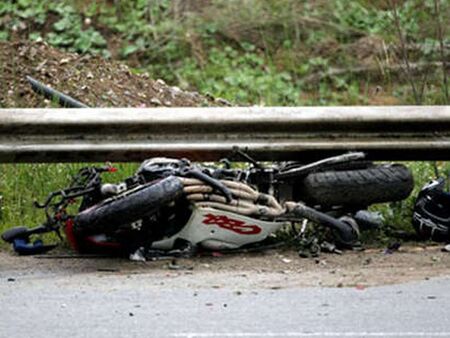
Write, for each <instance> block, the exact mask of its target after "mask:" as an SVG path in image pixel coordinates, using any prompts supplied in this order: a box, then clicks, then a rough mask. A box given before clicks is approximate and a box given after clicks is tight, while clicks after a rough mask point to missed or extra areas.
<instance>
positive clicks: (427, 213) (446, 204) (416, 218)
mask: <svg viewBox="0 0 450 338" xmlns="http://www.w3.org/2000/svg"><path fill="white" fill-rule="evenodd" d="M444 185H445V180H444V178H439V179H437V180H433V181H431V182H429V183H428V184H426V185H425V186H424V187H423V188H422V190H421V191H420V193H419V195H418V196H417V200H416V204H415V206H414V214H413V226H414V228H415V229H416V231H417V233H418V235H419V236H420V237H421V238H423V239H427V240H429V239H431V240H433V241H437V242H448V241H450V193H448V192H446V191H444Z"/></svg>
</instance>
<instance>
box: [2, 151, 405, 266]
mask: <svg viewBox="0 0 450 338" xmlns="http://www.w3.org/2000/svg"><path fill="white" fill-rule="evenodd" d="M364 156H365V155H364V154H363V153H348V154H344V155H340V156H335V157H331V158H327V159H324V160H321V161H318V162H314V163H301V162H284V163H270V164H266V163H260V162H257V161H255V160H253V159H252V158H251V157H250V156H249V155H248V154H247V153H245V152H244V151H241V150H239V149H234V151H233V153H232V155H231V156H230V158H229V159H224V160H222V161H221V163H219V164H218V163H211V164H199V163H191V162H190V161H189V160H187V159H171V158H152V159H148V160H146V161H144V162H143V163H142V164H141V166H140V167H139V168H138V170H137V171H136V173H135V175H133V176H131V177H128V178H127V179H125V180H124V181H123V182H120V183H116V184H111V183H103V181H102V175H103V174H104V173H107V172H114V171H116V169H115V168H114V167H112V166H111V165H105V166H102V167H95V166H91V167H85V168H83V169H81V170H80V171H79V172H78V173H77V174H76V175H75V176H74V177H73V179H72V182H71V183H70V185H69V187H68V188H65V189H62V190H58V191H55V192H52V193H50V194H49V195H48V197H47V198H46V200H45V201H44V202H43V203H35V206H36V207H37V208H41V209H43V210H44V211H45V214H46V221H45V222H44V223H43V224H42V225H40V226H37V227H34V228H28V227H24V226H19V227H14V228H12V229H10V230H7V231H6V232H4V233H3V234H2V238H3V240H5V241H6V242H9V243H11V244H12V245H13V247H14V250H15V251H16V252H17V253H19V254H22V255H26V254H39V253H44V252H47V251H49V250H51V249H53V248H54V247H55V245H47V244H44V243H43V242H42V240H41V239H37V240H34V237H35V236H34V235H38V234H43V233H48V232H55V233H56V234H57V235H58V236H59V237H60V238H61V240H63V236H62V234H61V233H60V232H61V229H63V230H64V232H65V238H66V239H67V241H68V242H69V243H70V245H71V246H72V247H73V248H74V249H75V250H76V251H78V252H79V253H83V254H85V253H86V254H91V253H97V254H98V253H101V254H113V255H127V256H129V257H130V258H131V259H133V260H145V259H146V258H147V259H148V258H149V257H153V256H154V255H155V254H156V253H158V254H161V252H163V253H168V254H174V255H175V254H180V253H181V254H184V255H189V254H192V253H193V252H197V251H198V250H214V251H233V250H236V249H242V248H251V247H255V246H258V245H261V243H264V242H265V241H267V239H268V237H270V236H271V235H272V234H274V233H275V232H277V231H278V230H280V229H282V228H283V227H285V226H294V225H299V227H300V230H299V231H298V232H297V235H296V236H302V234H304V233H305V228H306V227H307V226H309V225H310V224H313V225H314V226H318V227H322V228H323V229H325V230H326V233H327V236H328V237H327V238H328V240H330V241H332V242H333V245H336V247H337V248H351V247H353V246H354V245H355V244H356V243H358V239H359V233H360V227H361V226H362V225H364V224H363V223H364V222H365V221H366V220H364V219H363V218H361V219H359V218H358V217H356V215H358V211H359V210H364V209H366V208H367V207H368V206H369V205H371V204H374V203H382V202H389V201H397V200H401V199H404V198H406V197H407V196H408V195H409V194H410V192H411V190H412V188H413V179H412V175H411V173H410V171H409V170H408V169H407V168H406V167H405V166H403V165H399V164H384V165H379V164H373V163H371V162H369V161H366V160H365V159H364ZM236 163H238V164H236ZM73 208H76V211H75V212H70V211H69V210H70V209H73ZM297 228H298V227H297Z"/></svg>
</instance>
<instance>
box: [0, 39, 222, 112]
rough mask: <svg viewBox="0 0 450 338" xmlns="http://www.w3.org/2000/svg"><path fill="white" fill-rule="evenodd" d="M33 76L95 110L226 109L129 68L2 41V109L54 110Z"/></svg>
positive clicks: (219, 102) (43, 46) (39, 45)
mask: <svg viewBox="0 0 450 338" xmlns="http://www.w3.org/2000/svg"><path fill="white" fill-rule="evenodd" d="M27 75H28V76H31V77H33V78H35V79H37V80H39V81H41V82H43V83H44V84H46V85H48V86H50V87H52V88H54V89H57V90H59V91H61V92H63V93H65V94H67V95H70V96H72V97H73V98H75V99H77V100H79V101H81V102H83V103H85V104H86V105H88V106H91V107H157V106H166V107H171V106H174V107H183V106H217V105H224V104H226V102H225V101H224V100H222V99H214V98H212V97H204V96H202V95H200V94H199V93H197V92H186V91H182V90H181V89H180V88H178V87H171V86H168V85H167V84H166V83H165V82H164V81H163V80H156V81H154V80H152V79H150V78H149V76H148V75H147V74H135V73H133V71H132V70H130V69H129V68H128V66H126V65H125V64H123V63H119V62H115V61H109V60H104V59H102V58H100V57H95V56H90V55H79V54H74V53H67V52H63V51H60V50H57V49H54V48H52V47H50V46H48V45H47V44H45V43H32V42H25V41H23V42H13V43H11V42H0V107H3V108H14V107H28V108H36V107H50V106H55V103H53V102H50V101H49V100H45V99H44V98H43V97H41V96H38V95H36V94H35V93H34V92H33V91H32V90H31V87H30V85H29V84H28V82H27V80H26V78H25V77H26V76H27Z"/></svg>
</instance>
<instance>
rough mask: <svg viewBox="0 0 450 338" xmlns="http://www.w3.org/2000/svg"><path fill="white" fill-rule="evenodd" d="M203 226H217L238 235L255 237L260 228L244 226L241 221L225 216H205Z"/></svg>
mask: <svg viewBox="0 0 450 338" xmlns="http://www.w3.org/2000/svg"><path fill="white" fill-rule="evenodd" d="M203 224H208V225H217V226H219V227H221V228H223V229H227V230H230V231H234V232H236V233H238V234H240V235H256V234H259V233H260V232H261V228H260V227H259V226H257V225H254V224H252V225H250V224H245V222H243V221H240V220H237V219H232V218H229V217H227V216H225V215H213V214H207V215H205V218H204V219H203Z"/></svg>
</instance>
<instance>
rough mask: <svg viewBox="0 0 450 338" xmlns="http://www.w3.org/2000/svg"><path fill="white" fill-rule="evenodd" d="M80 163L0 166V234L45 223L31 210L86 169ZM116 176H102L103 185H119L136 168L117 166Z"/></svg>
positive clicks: (38, 212) (128, 165) (39, 215)
mask: <svg viewBox="0 0 450 338" xmlns="http://www.w3.org/2000/svg"><path fill="white" fill-rule="evenodd" d="M86 165H87V164H83V163H59V164H0V196H2V205H1V209H0V232H2V231H4V230H6V229H8V228H11V227H13V226H19V225H25V226H28V227H31V226H34V225H38V224H40V223H41V222H43V221H45V215H44V212H43V210H42V209H37V208H35V207H34V206H33V202H34V201H40V202H42V201H43V200H45V198H46V197H47V195H48V194H49V193H50V192H52V191H55V190H59V189H63V188H65V187H67V186H68V184H69V183H70V180H71V177H72V175H74V174H76V173H77V171H78V170H79V169H80V168H82V167H83V166H86ZM115 166H116V167H117V168H118V169H119V170H118V172H116V173H108V174H104V175H103V177H104V181H105V182H120V180H122V179H124V178H126V177H128V176H130V175H132V174H133V173H134V171H135V170H136V168H137V166H138V165H137V164H117V165H115Z"/></svg>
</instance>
